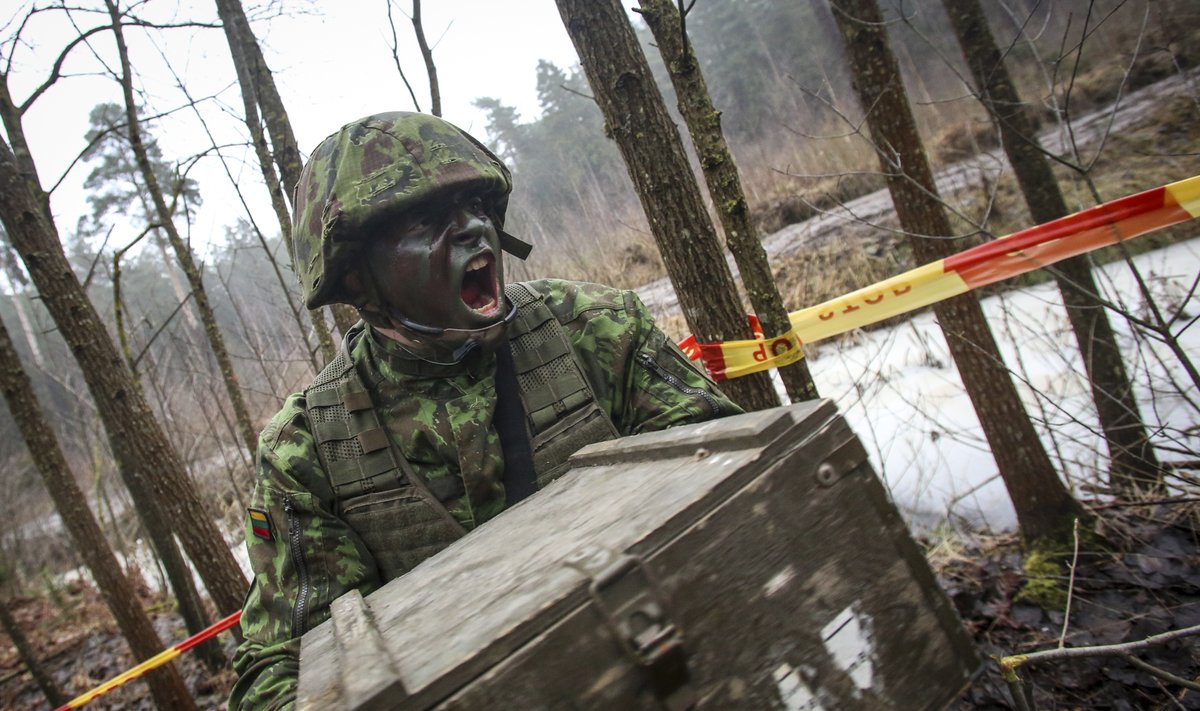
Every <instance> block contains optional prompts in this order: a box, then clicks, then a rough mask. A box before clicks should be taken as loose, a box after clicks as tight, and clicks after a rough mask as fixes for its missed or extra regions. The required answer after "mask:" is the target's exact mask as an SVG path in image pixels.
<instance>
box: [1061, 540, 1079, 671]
mask: <svg viewBox="0 0 1200 711" xmlns="http://www.w3.org/2000/svg"><path fill="white" fill-rule="evenodd" d="M1071 533H1072V536H1073V537H1074V539H1075V552H1074V553H1073V554H1072V555H1071V562H1070V563H1068V564H1067V567H1068V568H1070V570H1071V577H1070V578H1069V579H1068V580H1067V604H1066V607H1065V609H1064V610H1063V624H1062V633H1060V634H1059V635H1058V648H1059V649H1063V648H1065V647H1066V644H1067V629H1068V628H1069V627H1070V626H1071V601H1072V598H1074V596H1075V564H1076V563H1078V562H1079V517H1078V516H1076V517H1075V523H1074V526H1073V527H1072V529H1071Z"/></svg>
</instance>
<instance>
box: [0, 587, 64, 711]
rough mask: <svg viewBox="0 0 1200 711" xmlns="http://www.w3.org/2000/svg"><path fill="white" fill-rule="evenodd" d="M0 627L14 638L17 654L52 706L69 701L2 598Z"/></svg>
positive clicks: (0, 602) (56, 706)
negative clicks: (43, 664)
mask: <svg viewBox="0 0 1200 711" xmlns="http://www.w3.org/2000/svg"><path fill="white" fill-rule="evenodd" d="M0 627H3V628H4V632H5V634H7V635H8V637H9V639H11V640H12V643H13V646H14V647H16V648H17V656H18V657H19V658H20V659H21V663H22V664H24V665H25V668H26V669H28V670H29V675H30V676H32V677H33V681H34V683H36V684H37V686H38V688H39V689H41V690H42V696H45V697H46V701H48V702H50V708H55V709H56V708H58V707H60V706H62V705H63V704H65V703H67V697H66V694H64V693H63V691H62V689H61V688H59V686H58V684H57V683H55V681H54V679H52V678H50V673H49V672H47V671H46V669H45V668H44V667H42V663H41V661H40V660H39V659H38V658H37V654H35V653H34V651H33V645H31V644H30V643H29V639H28V638H26V637H25V632H24V631H22V630H21V627H20V626H19V625H18V624H17V621H16V620H14V619H13V616H12V614H11V613H9V611H8V601H7V600H0Z"/></svg>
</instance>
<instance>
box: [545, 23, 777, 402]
mask: <svg viewBox="0 0 1200 711" xmlns="http://www.w3.org/2000/svg"><path fill="white" fill-rule="evenodd" d="M557 5H558V12H559V14H560V15H561V16H562V19H563V24H564V25H566V28H567V34H569V35H570V36H571V41H572V42H573V43H574V44H575V49H576V51H578V52H579V58H580V61H581V62H582V64H583V68H584V71H585V72H586V73H587V77H588V83H589V84H590V85H591V87H592V91H593V92H594V93H595V95H596V103H597V104H599V106H600V110H601V111H602V112H603V113H604V120H605V124H606V126H607V128H608V131H609V135H610V136H611V137H612V138H613V139H615V140H616V142H617V146H618V147H619V148H620V150H621V155H622V156H623V157H624V159H625V165H626V167H627V168H628V170H629V176H630V177H631V178H632V179H633V184H634V186H635V187H636V189H637V193H638V198H639V199H640V200H641V203H642V209H644V210H645V211H646V215H647V217H648V218H649V221H650V229H651V231H652V232H653V233H654V239H655V241H656V242H657V243H658V248H659V251H660V252H661V253H662V256H663V261H664V263H665V264H666V267H667V274H668V275H670V277H671V283H672V284H673V285H674V286H675V292H676V293H677V294H678V295H679V304H680V307H681V308H682V309H683V315H684V318H686V319H687V323H688V327H689V328H691V330H692V332H693V333H694V334H695V335H696V338H697V339H698V340H700V341H707V342H711V341H728V340H740V339H748V338H751V334H750V328H749V326H748V325H747V323H746V316H745V310H744V309H743V307H742V305H741V304H740V303H739V300H738V298H737V290H736V289H735V287H734V283H733V276H732V275H731V274H730V271H729V265H728V263H726V261H725V256H724V254H723V253H722V251H721V245H720V242H719V240H718V239H717V233H716V230H715V229H714V228H713V224H712V221H711V220H710V219H709V217H708V214H707V212H705V209H704V201H703V199H702V198H701V196H700V188H699V186H698V185H697V184H696V180H695V177H694V176H693V175H692V172H691V167H690V166H689V165H688V161H687V155H686V153H684V150H683V142H682V140H680V137H679V133H678V131H677V130H676V129H675V125H674V124H673V123H672V122H671V118H670V116H669V115H668V114H667V108H666V105H665V103H664V102H663V99H662V95H661V94H659V92H658V87H656V86H655V84H654V77H653V75H652V74H651V73H650V67H649V65H648V64H647V63H646V57H645V55H643V54H642V50H641V48H640V47H639V46H638V43H637V38H636V36H635V35H634V33H633V27H632V26H631V25H630V24H629V18H628V17H626V15H625V10H624V9H623V8H622V7H621V3H620V2H619V0H557ZM721 387H722V389H723V390H725V392H727V393H728V394H729V396H730V397H732V398H733V399H734V400H735V401H737V403H738V404H740V405H741V406H742V407H745V408H746V409H748V410H761V409H765V408H769V407H774V406H776V405H778V404H779V398H778V397H777V396H776V394H775V390H774V388H773V387H772V385H771V381H770V378H769V377H768V376H767V374H766V373H754V374H752V375H749V376H746V377H743V378H736V379H733V380H727V381H725V382H723V383H722V384H721Z"/></svg>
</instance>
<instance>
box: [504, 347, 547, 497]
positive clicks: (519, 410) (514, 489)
mask: <svg viewBox="0 0 1200 711" xmlns="http://www.w3.org/2000/svg"><path fill="white" fill-rule="evenodd" d="M494 423H495V425H496V434H498V435H500V449H501V450H502V451H503V453H504V492H505V496H504V498H505V501H506V502H507V503H508V505H509V506H512V505H513V504H515V503H517V502H518V501H521V500H522V499H526V498H528V497H530V496H532V495H533V493H534V492H535V491H537V474H536V473H535V472H534V469H533V450H532V449H531V448H530V446H529V433H528V432H526V430H525V408H524V407H523V406H522V405H521V394H520V391H519V390H518V389H517V369H516V367H515V366H514V365H513V356H512V347H511V346H510V345H509V343H508V341H507V340H506V341H504V343H503V344H502V345H501V346H500V347H499V348H497V349H496V414H495V419H494Z"/></svg>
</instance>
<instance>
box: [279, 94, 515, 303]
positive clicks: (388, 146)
mask: <svg viewBox="0 0 1200 711" xmlns="http://www.w3.org/2000/svg"><path fill="white" fill-rule="evenodd" d="M464 188H472V189H476V190H477V191H478V192H479V193H481V194H483V195H486V196H489V197H491V199H492V203H493V205H494V206H495V208H494V210H495V213H494V214H493V215H492V216H491V217H492V220H493V222H494V223H495V227H496V230H497V232H499V234H500V246H501V248H503V249H504V250H505V251H507V252H510V253H512V254H514V255H515V256H517V257H520V258H521V259H524V258H525V256H526V255H527V254H528V253H529V249H530V247H529V245H528V244H526V243H524V242H522V241H520V240H518V239H517V238H515V237H513V236H512V235H509V234H507V233H506V232H504V231H503V229H502V228H503V225H504V212H505V208H506V207H507V206H508V193H509V191H510V190H512V177H511V176H510V174H509V172H508V168H506V167H505V166H504V164H503V163H501V162H500V159H499V158H497V157H496V156H495V155H493V154H492V152H491V151H489V150H488V149H487V148H485V147H484V146H483V144H481V143H480V142H479V141H477V140H475V139H474V138H472V137H471V136H470V135H468V134H467V133H466V132H465V131H463V130H462V129H460V128H458V127H456V126H454V125H453V124H451V123H449V122H447V121H444V120H442V119H440V118H438V117H436V116H430V115H427V114H418V113H411V112H407V111H395V112H390V113H382V114H375V115H373V116H367V117H366V118H362V119H359V120H357V121H354V122H352V123H349V124H347V125H345V126H343V127H342V128H341V129H340V130H339V131H338V132H337V133H334V134H333V135H331V136H329V137H328V138H326V139H325V140H324V141H321V144H320V145H318V146H317V147H316V149H315V150H314V151H313V152H312V155H311V156H310V157H309V159H308V163H307V164H305V166H304V171H303V172H302V173H301V174H300V182H299V183H298V184H297V185H296V192H295V195H294V197H293V205H294V207H295V214H294V217H293V221H292V242H293V245H294V247H295V249H294V250H293V259H294V260H295V267H296V274H297V275H298V277H299V278H300V286H301V288H302V289H303V293H304V303H305V304H306V305H307V306H308V308H310V309H315V308H317V307H320V306H324V305H326V304H331V303H335V302H339V301H341V302H349V301H350V300H349V298H348V297H347V295H346V294H345V293H344V292H343V288H342V278H343V277H344V276H345V274H346V272H347V271H348V270H350V269H353V268H354V267H355V265H356V263H357V261H358V253H359V251H360V250H361V249H362V247H363V245H364V240H365V239H367V238H368V237H369V235H370V232H371V227H372V226H373V225H377V224H378V223H379V222H380V221H381V220H385V219H387V218H391V217H396V216H399V215H401V214H403V213H404V212H405V211H406V210H409V209H412V208H413V207H415V206H417V205H420V204H421V203H423V202H425V201H426V200H429V199H431V198H436V197H439V196H442V195H446V194H449V193H454V192H457V191H460V190H463V189H464Z"/></svg>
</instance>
